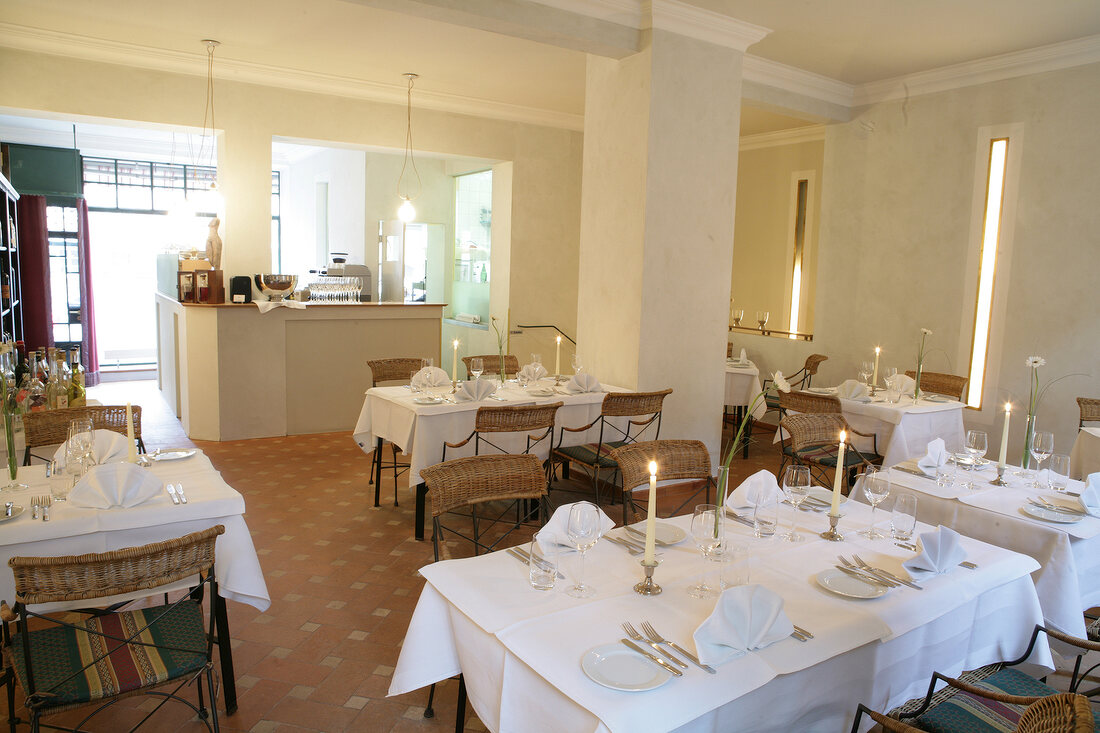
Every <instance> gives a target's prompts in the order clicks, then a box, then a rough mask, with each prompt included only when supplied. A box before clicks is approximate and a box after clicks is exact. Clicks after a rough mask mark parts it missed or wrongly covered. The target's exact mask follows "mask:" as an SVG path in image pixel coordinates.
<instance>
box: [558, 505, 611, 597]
mask: <svg viewBox="0 0 1100 733" xmlns="http://www.w3.org/2000/svg"><path fill="white" fill-rule="evenodd" d="M565 533H566V535H568V537H569V541H570V542H572V543H573V546H574V547H576V548H577V552H579V553H581V571H580V573H578V574H577V583H576V585H574V586H573V587H572V588H570V589H569V590H567V591H566V594H567V595H570V596H573V597H574V598H591V597H592V596H594V595H595V594H596V589H595V588H593V587H592V586H590V585H585V583H584V555H585V553H587V552H588V551H589V550H591V549H592V548H593V547H595V546H596V542H597V541H598V540H599V539H600V535H601V534H602V533H601V531H600V510H599V509H598V508H597V507H596V505H595V504H592V503H591V502H587V501H578V502H577V503H576V504H574V505H573V506H571V507H570V508H569V524H568V525H567V526H566V530H565Z"/></svg>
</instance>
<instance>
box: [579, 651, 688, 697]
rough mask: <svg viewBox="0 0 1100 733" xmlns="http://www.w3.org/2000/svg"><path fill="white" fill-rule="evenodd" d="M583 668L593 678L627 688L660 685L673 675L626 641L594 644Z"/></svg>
mask: <svg viewBox="0 0 1100 733" xmlns="http://www.w3.org/2000/svg"><path fill="white" fill-rule="evenodd" d="M581 669H583V670H584V673H585V674H586V675H588V677H589V679H591V680H592V681H593V682H596V683H598V684H601V685H603V686H604V687H610V688H611V689H612V690H622V691H623V692H641V691H643V690H652V689H654V688H656V687H660V686H661V685H663V684H664V683H666V682H668V681H669V680H670V679H672V675H671V674H670V673H669V672H667V671H666V670H664V669H662V668H661V667H658V666H657V665H656V664H654V663H653V662H651V661H649V660H648V659H646V658H645V657H643V656H642V655H641V654H638V653H637V652H635V651H631V650H630V649H627V648H626V647H625V646H623V645H622V644H604V645H603V646H597V647H593V648H592V649H589V650H588V651H586V652H585V653H584V656H583V657H581Z"/></svg>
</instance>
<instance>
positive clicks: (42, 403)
mask: <svg viewBox="0 0 1100 733" xmlns="http://www.w3.org/2000/svg"><path fill="white" fill-rule="evenodd" d="M39 373H40V366H39V362H38V355H37V354H35V355H34V357H32V360H31V374H30V375H29V384H28V386H27V398H26V403H25V407H24V411H25V412H44V411H45V410H46V409H47V408H48V407H49V403H48V402H47V401H46V387H45V385H43V384H42V380H40V379H39V378H38V374H39Z"/></svg>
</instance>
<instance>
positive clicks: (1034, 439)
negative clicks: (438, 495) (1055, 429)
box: [1028, 430, 1054, 489]
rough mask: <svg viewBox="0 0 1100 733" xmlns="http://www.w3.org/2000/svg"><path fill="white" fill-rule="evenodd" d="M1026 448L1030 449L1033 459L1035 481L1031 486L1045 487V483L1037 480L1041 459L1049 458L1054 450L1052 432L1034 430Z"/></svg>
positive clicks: (1041, 465) (1041, 463)
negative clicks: (1029, 443)
mask: <svg viewBox="0 0 1100 733" xmlns="http://www.w3.org/2000/svg"><path fill="white" fill-rule="evenodd" d="M1028 450H1030V451H1031V457H1032V458H1034V459H1035V481H1034V483H1032V487H1033V488H1036V489H1045V488H1046V484H1044V483H1041V482H1040V481H1039V472H1040V471H1041V470H1042V468H1043V461H1045V460H1046V459H1048V458H1050V454H1051V453H1053V452H1054V433H1050V432H1047V431H1045V430H1044V431H1041V432H1035V433H1034V434H1033V435H1032V436H1031V445H1030V446H1028Z"/></svg>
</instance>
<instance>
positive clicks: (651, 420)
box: [630, 413, 657, 425]
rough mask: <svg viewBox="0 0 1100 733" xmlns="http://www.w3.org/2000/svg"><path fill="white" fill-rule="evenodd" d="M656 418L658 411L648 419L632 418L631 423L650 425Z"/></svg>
mask: <svg viewBox="0 0 1100 733" xmlns="http://www.w3.org/2000/svg"><path fill="white" fill-rule="evenodd" d="M656 419H657V413H654V414H652V415H650V416H649V419H648V420H631V421H630V424H631V425H649V424H650V423H652V422H653V421H654V420H656Z"/></svg>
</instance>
